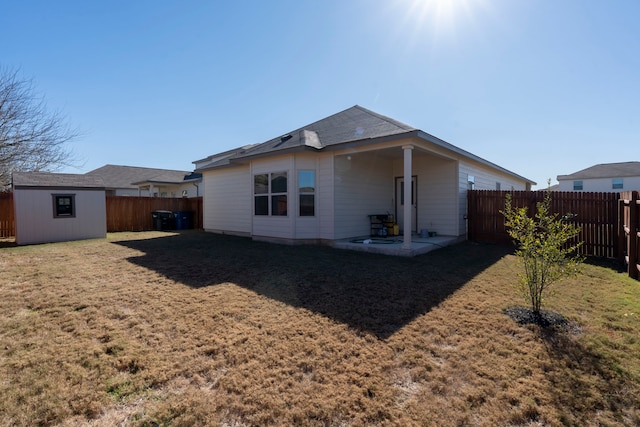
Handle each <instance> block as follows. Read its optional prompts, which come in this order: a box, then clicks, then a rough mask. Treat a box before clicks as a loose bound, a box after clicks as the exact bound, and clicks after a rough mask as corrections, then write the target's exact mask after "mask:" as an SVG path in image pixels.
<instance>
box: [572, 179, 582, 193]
mask: <svg viewBox="0 0 640 427" xmlns="http://www.w3.org/2000/svg"><path fill="white" fill-rule="evenodd" d="M580 190H582V181H573V191H580Z"/></svg>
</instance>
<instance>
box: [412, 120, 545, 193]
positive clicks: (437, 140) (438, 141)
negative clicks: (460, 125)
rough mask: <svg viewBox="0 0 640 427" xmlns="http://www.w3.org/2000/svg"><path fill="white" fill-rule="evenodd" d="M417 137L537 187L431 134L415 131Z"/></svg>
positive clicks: (515, 174)
mask: <svg viewBox="0 0 640 427" xmlns="http://www.w3.org/2000/svg"><path fill="white" fill-rule="evenodd" d="M417 136H418V137H419V138H422V139H424V140H426V141H429V142H431V143H432V144H435V145H438V146H440V147H442V148H445V149H447V150H449V151H452V152H454V153H456V154H459V155H461V156H463V157H466V158H468V159H470V160H473V161H476V162H478V163H481V164H483V165H485V166H489V167H491V168H493V169H497V170H499V171H501V172H504V173H506V174H508V175H511V176H513V177H515V178H518V179H521V180H523V181H525V182H527V183H529V184H531V185H538V183H537V182H535V181H532V180H530V179H529V178H525V177H523V176H522V175H518V174H517V173H515V172H511V171H510V170H508V169H505V168H503V167H502V166H499V165H497V164H495V163H493V162H490V161H489V160H486V159H483V158H482V157H480V156H476V155H475V154H473V153H470V152H468V151H467V150H463V149H462V148H460V147H456V146H455V145H453V144H450V143H448V142H446V141H443V140H442V139H440V138H437V137H435V136H433V135H431V134H428V133H427V132H424V131H421V130H418V131H417Z"/></svg>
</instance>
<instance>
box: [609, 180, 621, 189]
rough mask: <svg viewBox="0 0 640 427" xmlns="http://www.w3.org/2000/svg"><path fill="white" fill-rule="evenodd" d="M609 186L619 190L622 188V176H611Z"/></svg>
mask: <svg viewBox="0 0 640 427" xmlns="http://www.w3.org/2000/svg"><path fill="white" fill-rule="evenodd" d="M611 188H613V189H614V190H621V189H623V188H624V181H623V179H622V178H613V180H612V181H611Z"/></svg>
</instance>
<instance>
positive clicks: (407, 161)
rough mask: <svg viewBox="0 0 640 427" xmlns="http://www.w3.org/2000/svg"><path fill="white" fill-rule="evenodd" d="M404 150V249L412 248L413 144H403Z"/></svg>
mask: <svg viewBox="0 0 640 427" xmlns="http://www.w3.org/2000/svg"><path fill="white" fill-rule="evenodd" d="M402 149H403V150H404V212H403V215H404V231H403V241H402V249H411V228H412V227H411V224H413V218H411V162H412V154H413V145H404V146H402Z"/></svg>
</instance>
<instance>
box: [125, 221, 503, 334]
mask: <svg viewBox="0 0 640 427" xmlns="http://www.w3.org/2000/svg"><path fill="white" fill-rule="evenodd" d="M115 243H116V244H119V245H122V246H126V247H128V248H132V249H136V250H139V251H141V252H143V253H144V255H141V256H136V257H131V258H129V261H130V262H133V263H135V264H138V265H140V266H142V267H145V268H148V269H152V270H155V271H157V272H158V273H160V274H162V275H164V276H166V277H167V278H170V279H172V280H175V281H177V282H180V283H183V284H185V285H188V286H191V287H195V288H199V287H204V286H215V285H217V284H220V283H225V282H231V283H234V284H236V285H239V286H242V287H244V288H246V289H250V290H252V291H255V292H257V293H259V294H261V295H264V296H267V297H269V298H271V299H274V300H277V301H281V302H284V303H286V304H289V305H291V306H294V307H303V308H305V309H308V310H311V311H314V312H316V313H320V314H322V315H325V316H328V317H329V318H332V319H334V320H336V321H339V322H342V323H345V324H347V325H349V326H350V327H352V328H356V329H361V330H364V331H368V332H371V333H373V334H375V335H376V336H378V337H379V338H387V337H389V336H390V335H392V334H393V333H394V332H395V331H397V330H398V329H400V328H401V327H403V326H404V325H406V324H407V323H408V322H410V321H411V320H412V319H414V318H415V317H416V316H419V315H421V314H423V313H426V312H428V311H430V310H431V309H432V308H433V307H435V306H437V305H438V304H439V303H440V302H441V301H443V300H444V299H445V298H447V297H448V296H449V295H451V294H453V293H454V292H455V291H456V290H458V289H459V288H461V287H463V286H464V285H465V284H466V283H467V282H468V281H469V280H470V279H471V278H473V277H474V276H476V275H477V274H478V273H480V272H481V271H483V270H485V269H486V268H488V267H490V266H491V265H492V264H493V263H495V262H496V261H498V260H499V259H500V258H502V257H503V256H505V255H506V254H507V253H510V248H509V247H504V246H494V245H478V244H473V243H462V244H459V245H455V246H450V247H446V248H442V249H439V250H436V251H433V252H430V253H428V254H425V255H421V256H418V257H415V258H404V257H393V256H384V255H378V254H369V253H361V252H354V251H348V250H338V249H333V248H329V247H322V246H286V245H275V244H269V243H264V242H255V241H252V240H251V239H248V238H242V237H235V236H226V235H216V234H210V233H204V232H198V231H186V232H182V233H179V234H171V235H168V236H167V237H163V238H156V239H144V240H130V241H120V242H115Z"/></svg>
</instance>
